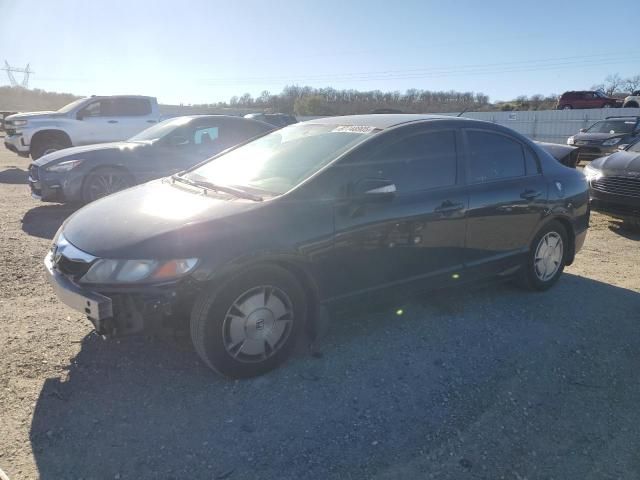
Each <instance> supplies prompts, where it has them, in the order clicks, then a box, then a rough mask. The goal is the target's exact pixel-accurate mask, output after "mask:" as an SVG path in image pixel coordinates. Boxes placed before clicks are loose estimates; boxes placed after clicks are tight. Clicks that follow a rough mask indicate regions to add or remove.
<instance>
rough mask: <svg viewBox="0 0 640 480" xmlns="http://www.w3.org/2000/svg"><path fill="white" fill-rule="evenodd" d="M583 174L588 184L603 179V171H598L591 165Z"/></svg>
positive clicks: (585, 168)
mask: <svg viewBox="0 0 640 480" xmlns="http://www.w3.org/2000/svg"><path fill="white" fill-rule="evenodd" d="M582 173H584V176H585V178H586V179H587V182H594V181H596V180H598V179H599V178H600V177H602V170H598V169H597V168H594V167H592V166H591V165H587V166H586V167H584V169H583V170H582Z"/></svg>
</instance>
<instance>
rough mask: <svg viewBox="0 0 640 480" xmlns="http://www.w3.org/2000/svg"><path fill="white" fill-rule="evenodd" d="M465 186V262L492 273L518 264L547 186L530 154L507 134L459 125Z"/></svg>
mask: <svg viewBox="0 0 640 480" xmlns="http://www.w3.org/2000/svg"><path fill="white" fill-rule="evenodd" d="M464 138H465V147H466V148H465V152H466V155H465V157H466V166H467V168H466V171H467V182H468V185H469V186H468V190H469V210H468V212H467V233H466V241H465V246H466V259H465V265H466V266H468V267H471V269H473V270H474V271H472V272H468V273H469V274H474V273H475V274H480V275H481V274H494V273H496V272H501V271H505V270H507V269H509V268H511V267H513V266H515V265H519V262H520V261H521V260H522V255H523V254H524V253H525V252H526V251H527V250H528V247H529V241H530V238H531V237H532V235H533V233H534V231H535V229H536V228H537V226H538V225H539V224H540V222H541V220H542V218H543V216H544V215H545V209H546V200H547V187H546V182H545V180H544V177H543V176H542V174H541V170H540V165H539V161H538V159H537V156H536V154H535V152H534V151H533V150H532V149H531V148H530V147H529V146H528V145H526V144H525V143H523V142H520V140H518V139H517V138H515V137H512V136H511V135H508V134H505V133H502V132H498V131H491V130H484V129H465V130H464Z"/></svg>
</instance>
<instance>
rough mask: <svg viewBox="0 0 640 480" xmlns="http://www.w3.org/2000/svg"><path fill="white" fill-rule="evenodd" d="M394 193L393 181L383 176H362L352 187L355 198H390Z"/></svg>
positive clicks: (375, 199)
mask: <svg viewBox="0 0 640 480" xmlns="http://www.w3.org/2000/svg"><path fill="white" fill-rule="evenodd" d="M395 194H396V185H395V183H393V182H392V181H391V180H386V179H384V178H363V179H362V180H359V181H357V182H356V184H355V186H354V188H353V196H354V197H355V198H357V199H362V200H367V201H379V200H390V199H391V198H393V197H394V196H395Z"/></svg>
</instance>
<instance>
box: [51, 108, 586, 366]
mask: <svg viewBox="0 0 640 480" xmlns="http://www.w3.org/2000/svg"><path fill="white" fill-rule="evenodd" d="M588 201H589V198H588V191H587V184H586V181H585V178H584V175H583V174H582V173H581V172H578V171H576V170H574V169H571V168H567V167H565V166H563V165H561V164H560V163H558V162H557V161H556V160H555V159H554V158H553V157H551V156H550V155H549V154H548V153H546V152H545V151H544V150H542V149H541V148H540V147H538V146H537V145H536V144H534V143H533V142H531V141H530V140H528V139H527V138H525V137H523V136H522V135H520V134H518V133H516V132H514V131H512V130H510V129H507V128H505V127H502V126H499V125H494V124H492V123H486V122H480V121H475V120H468V119H463V118H450V117H438V116H420V115H364V116H352V117H336V118H324V119H320V120H313V121H310V122H305V123H299V124H296V125H292V126H289V127H285V128H283V129H281V130H278V131H275V132H272V133H270V134H268V135H265V136H263V137H262V138H259V139H257V140H255V141H253V142H250V143H248V144H245V145H243V146H240V147H237V148H235V149H232V150H230V151H228V152H225V153H223V154H221V155H220V156H218V157H216V158H215V159H213V160H212V161H210V162H207V163H204V164H202V165H200V166H197V167H196V168H193V169H191V170H189V171H187V172H183V173H181V174H179V175H174V176H173V177H171V178H165V179H162V180H157V181H155V182H150V183H147V184H145V185H141V186H138V187H135V188H131V189H128V190H126V191H124V192H120V193H117V194H115V195H111V196H109V197H106V198H103V199H100V200H98V201H96V202H94V203H92V204H91V205H88V206H86V207H84V208H83V209H81V210H79V211H78V212H76V213H75V214H74V215H73V216H72V217H71V218H70V219H69V220H68V221H67V222H66V223H65V224H64V226H63V227H62V228H60V230H59V231H58V233H57V234H56V236H55V239H54V242H53V246H52V249H51V251H50V252H49V253H48V254H47V256H46V259H45V265H46V271H47V274H48V277H49V279H50V280H51V282H52V284H53V285H54V286H55V288H56V290H57V293H58V295H59V296H60V298H61V300H62V301H64V302H65V303H67V304H68V305H69V306H71V307H73V308H76V309H78V310H79V311H81V312H83V313H85V314H86V315H87V316H88V317H89V319H90V320H91V321H92V322H93V324H94V326H95V328H96V330H97V331H98V332H99V333H101V334H104V335H125V334H128V333H134V332H140V331H149V330H152V329H155V328H158V327H163V326H165V327H166V326H172V327H178V328H179V327H180V326H182V327H187V328H190V331H191V337H192V340H193V343H194V345H195V348H196V351H197V352H198V354H199V355H200V357H201V358H202V360H203V361H204V362H205V363H206V364H207V365H209V366H210V367H211V368H213V369H214V370H216V371H218V372H220V373H222V374H224V375H227V376H231V377H247V376H252V375H257V374H261V373H264V372H266V371H268V370H269V369H272V368H274V367H275V366H276V365H278V364H279V363H281V362H282V361H283V360H284V359H285V358H286V357H287V355H288V354H289V353H290V352H291V349H292V347H293V345H294V342H295V339H296V337H297V336H298V335H299V334H300V333H301V332H303V331H306V332H307V333H309V334H311V335H313V333H312V332H313V331H314V330H315V328H314V327H315V326H316V325H318V324H317V322H318V319H319V318H326V312H327V307H329V306H331V305H335V304H336V303H338V302H343V301H345V300H352V299H354V298H362V297H363V296H365V295H367V294H375V295H380V294H381V292H382V291H385V292H387V293H389V294H392V293H400V294H402V295H406V294H407V293H410V292H415V291H422V290H424V289H429V288H433V287H438V288H439V287H445V286H450V285H456V284H460V283H464V282H471V281H482V280H486V279H489V278H492V277H503V278H509V277H515V278H517V280H518V281H519V283H520V284H522V285H523V286H525V287H528V288H531V289H534V290H545V289H547V288H549V287H551V286H552V285H553V284H554V283H555V282H556V280H558V277H559V276H560V275H561V273H562V271H563V268H564V266H565V265H569V264H571V263H572V262H573V260H574V257H575V254H576V252H577V251H578V250H579V249H580V248H581V247H582V244H583V242H584V239H585V236H586V232H587V226H588V223H589V204H588Z"/></svg>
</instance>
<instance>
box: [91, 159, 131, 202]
mask: <svg viewBox="0 0 640 480" xmlns="http://www.w3.org/2000/svg"><path fill="white" fill-rule="evenodd" d="M107 169H113V170H120V171H122V172H125V173H126V174H127V175H130V176H131V178H132V179H133V181H134V183H135V181H136V176H135V175H134V174H133V172H132V171H131V170H130V169H128V168H127V167H125V166H124V165H120V164H103V165H96V166H94V167H92V168H91V170H89V171H87V172H86V173H85V174H84V175H83V176H82V182H81V184H80V196H81V197H83V194H84V189H85V186H86V184H87V181H88V180H89V178H90V176H91V175H92V174H94V173H96V172H99V171H100V170H107ZM82 200H83V201H84V198H83V199H82Z"/></svg>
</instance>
